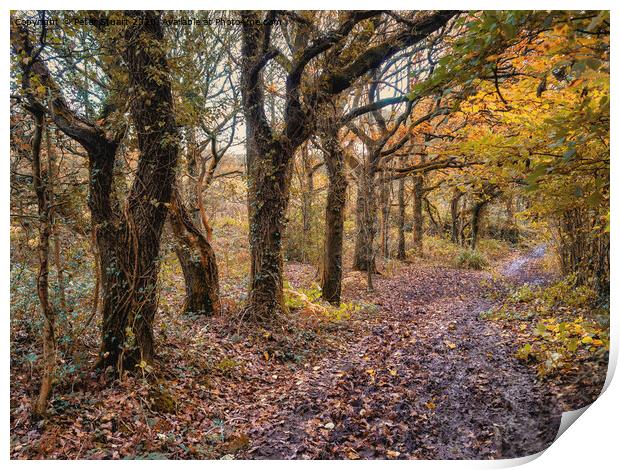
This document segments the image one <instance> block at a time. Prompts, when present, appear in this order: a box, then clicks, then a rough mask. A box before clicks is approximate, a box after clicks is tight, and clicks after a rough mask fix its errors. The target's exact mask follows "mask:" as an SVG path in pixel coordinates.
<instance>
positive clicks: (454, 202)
mask: <svg viewBox="0 0 620 470" xmlns="http://www.w3.org/2000/svg"><path fill="white" fill-rule="evenodd" d="M462 197H463V193H462V192H461V191H460V190H459V189H458V188H456V187H455V188H454V191H453V192H452V199H451V200H450V217H451V222H452V227H451V228H452V231H451V238H452V243H460V241H461V240H460V233H461V232H460V227H459V224H460V220H459V201H460V200H461V198H462Z"/></svg>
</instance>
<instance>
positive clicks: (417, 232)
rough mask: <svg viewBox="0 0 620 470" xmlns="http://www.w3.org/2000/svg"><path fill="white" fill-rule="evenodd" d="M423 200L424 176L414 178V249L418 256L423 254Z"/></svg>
mask: <svg viewBox="0 0 620 470" xmlns="http://www.w3.org/2000/svg"><path fill="white" fill-rule="evenodd" d="M423 200H424V176H422V175H416V176H414V177H413V247H414V249H415V251H416V252H417V253H418V254H421V253H422V238H423V236H424V215H423V213H422V202H423Z"/></svg>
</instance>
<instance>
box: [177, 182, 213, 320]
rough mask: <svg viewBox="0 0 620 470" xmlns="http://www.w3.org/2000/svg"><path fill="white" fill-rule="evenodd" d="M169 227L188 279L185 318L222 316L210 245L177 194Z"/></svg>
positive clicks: (184, 309)
mask: <svg viewBox="0 0 620 470" xmlns="http://www.w3.org/2000/svg"><path fill="white" fill-rule="evenodd" d="M170 225H171V227H172V232H173V233H174V236H175V238H176V239H177V243H176V246H175V253H176V255H177V257H178V259H179V263H180V264H181V269H182V270H183V277H184V279H185V301H184V303H183V313H184V314H194V315H217V314H219V313H220V308H221V306H220V289H219V276H218V269H217V262H216V259H215V253H214V251H213V248H212V247H211V244H210V243H209V241H208V240H207V238H206V237H205V236H204V235H203V234H202V232H201V231H200V230H199V229H198V227H196V225H195V223H194V221H193V220H192V218H191V216H190V214H189V212H188V210H187V208H186V207H185V205H184V204H183V201H182V200H181V197H180V194H179V192H178V191H176V190H175V191H174V193H173V197H172V203H171V205H170Z"/></svg>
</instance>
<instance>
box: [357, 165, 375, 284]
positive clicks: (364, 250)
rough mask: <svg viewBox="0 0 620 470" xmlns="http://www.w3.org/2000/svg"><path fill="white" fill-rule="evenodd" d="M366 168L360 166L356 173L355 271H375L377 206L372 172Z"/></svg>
mask: <svg viewBox="0 0 620 470" xmlns="http://www.w3.org/2000/svg"><path fill="white" fill-rule="evenodd" d="M369 173H370V172H369V169H368V168H362V169H361V170H360V172H359V174H358V186H357V199H356V207H355V222H356V236H355V251H354V254H353V266H352V269H354V270H355V271H368V268H369V267H370V270H371V271H373V272H376V270H377V267H376V264H375V257H374V250H373V243H374V235H375V231H376V228H375V219H376V215H377V214H376V212H377V206H376V201H375V200H374V198H375V185H374V174H372V175H371V174H369Z"/></svg>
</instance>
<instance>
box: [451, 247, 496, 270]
mask: <svg viewBox="0 0 620 470" xmlns="http://www.w3.org/2000/svg"><path fill="white" fill-rule="evenodd" d="M456 265H457V266H458V267H459V268H468V269H483V268H485V267H486V266H488V265H489V262H488V261H487V259H486V258H485V257H484V256H482V255H481V254H480V253H478V252H477V251H476V250H463V251H461V252H460V253H459V255H458V257H457V259H456Z"/></svg>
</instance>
